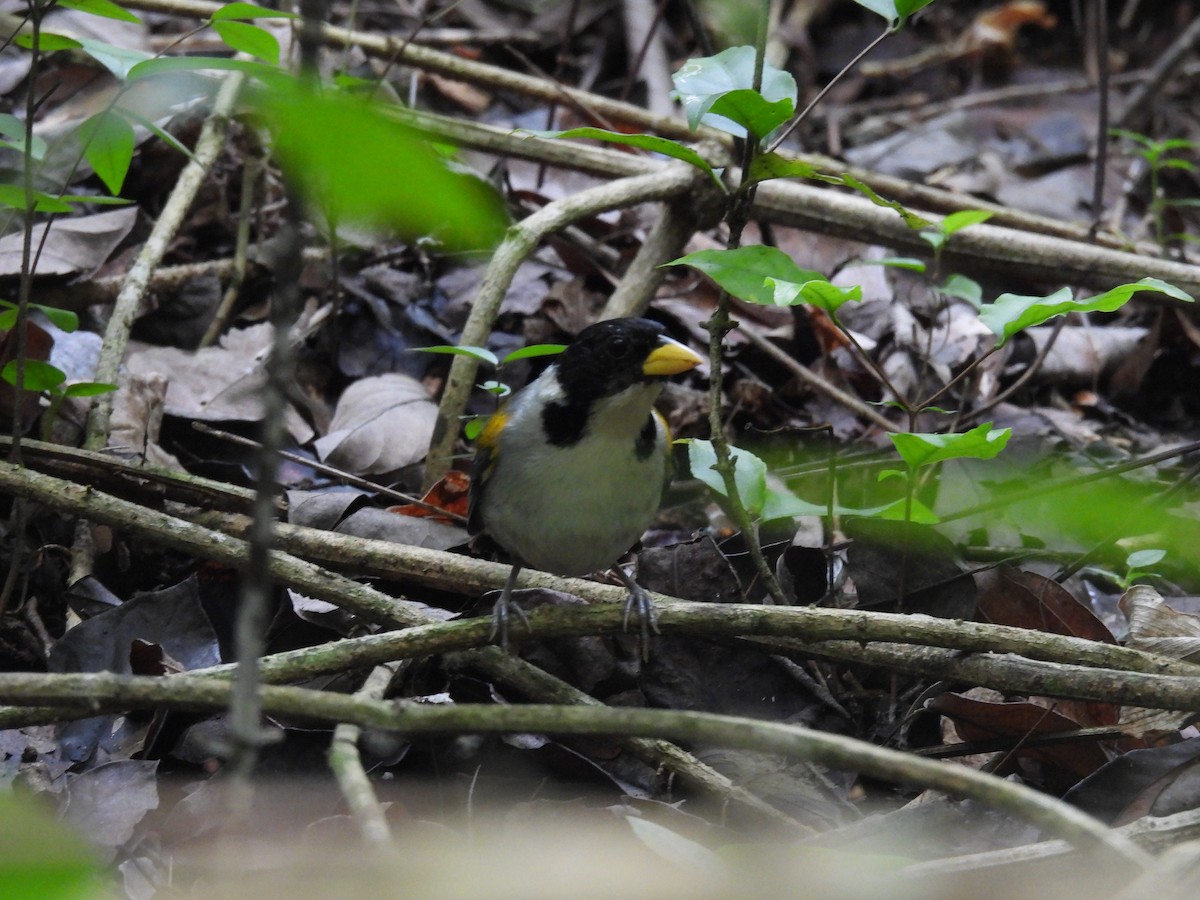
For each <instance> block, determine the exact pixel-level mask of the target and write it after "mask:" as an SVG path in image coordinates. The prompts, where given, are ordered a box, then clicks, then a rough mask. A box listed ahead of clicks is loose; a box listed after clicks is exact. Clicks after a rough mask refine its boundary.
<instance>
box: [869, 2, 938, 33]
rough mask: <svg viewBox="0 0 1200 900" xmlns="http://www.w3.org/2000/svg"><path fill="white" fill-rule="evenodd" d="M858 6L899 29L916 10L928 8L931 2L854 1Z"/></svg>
mask: <svg viewBox="0 0 1200 900" xmlns="http://www.w3.org/2000/svg"><path fill="white" fill-rule="evenodd" d="M854 2H855V3H857V4H858V5H859V6H862V7H864V8H866V9H869V10H870V11H871V12H873V13H876V14H877V15H880V16H883V17H884V18H885V19H887V20H888V21H889V22H891V23H892V27H893V28H899V27H900V26H901V25H903V24H904V20H905V19H907V18H908V17H909V16H911V15H912V14H913V13H915V12H916V11H917V10H918V9H922V8H923V7H926V6H928V5H929V4H930V3H932V2H933V0H854Z"/></svg>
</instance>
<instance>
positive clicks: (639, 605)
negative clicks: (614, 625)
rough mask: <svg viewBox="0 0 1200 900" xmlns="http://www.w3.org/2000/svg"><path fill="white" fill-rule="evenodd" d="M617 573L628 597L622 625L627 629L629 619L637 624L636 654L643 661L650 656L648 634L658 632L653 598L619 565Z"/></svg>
mask: <svg viewBox="0 0 1200 900" xmlns="http://www.w3.org/2000/svg"><path fill="white" fill-rule="evenodd" d="M617 573H618V574H619V575H620V576H621V580H622V581H624V582H625V587H626V588H628V589H629V598H628V599H627V600H626V601H625V618H624V620H623V623H622V627H623V628H624V629H625V630H626V631H628V630H629V620H630V619H633V620H635V621H636V622H637V625H638V648H639V653H638V655H639V656H640V657H641V658H642V660H643V661H645V660H648V659H649V658H650V634H651V632H653V633H654V634H658V633H659V632H658V613H657V612H656V611H655V609H654V598H653V597H651V596H650V592H649V591H647V590H646V589H645V588H644V587H642V586H641V585H640V584H638V583H637V582H636V581H634V580H633V578H632V577H631V576H630V575H628V574H627V573H626V572H625V570H624V569H622V568H621V567H620V566H618V567H617Z"/></svg>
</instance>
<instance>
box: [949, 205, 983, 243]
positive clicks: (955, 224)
mask: <svg viewBox="0 0 1200 900" xmlns="http://www.w3.org/2000/svg"><path fill="white" fill-rule="evenodd" d="M992 216H993V213H990V212H988V211H987V210H986V209H963V210H959V211H958V212H953V213H950V215H948V216H946V217H945V218H943V219H942V221H941V224H940V225H939V228H940V229H941V231H942V233H943V234H945V235H947V236H949V235H952V234H954V233H955V232H956V231H962V230H963V229H964V228H970V227H971V226H972V225H978V224H980V223H981V222H986V221H987V220H988V219H990V218H991V217H992Z"/></svg>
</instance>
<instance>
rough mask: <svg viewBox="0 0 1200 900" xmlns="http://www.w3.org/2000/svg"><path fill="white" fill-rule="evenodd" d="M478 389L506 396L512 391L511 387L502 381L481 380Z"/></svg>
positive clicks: (498, 395)
mask: <svg viewBox="0 0 1200 900" xmlns="http://www.w3.org/2000/svg"><path fill="white" fill-rule="evenodd" d="M479 389H480V390H481V391H487V392H488V393H489V394H493V395H495V396H497V397H507V396H508V395H509V394H511V393H512V388H510V387H509V386H508V385H507V384H505V383H504V382H503V381H483V382H480V383H479Z"/></svg>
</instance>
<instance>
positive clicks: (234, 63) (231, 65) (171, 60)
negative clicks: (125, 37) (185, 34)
mask: <svg viewBox="0 0 1200 900" xmlns="http://www.w3.org/2000/svg"><path fill="white" fill-rule="evenodd" d="M208 69H217V70H220V71H226V70H228V71H233V72H242V73H244V74H246V75H250V76H253V77H254V78H257V79H259V80H260V81H264V82H266V83H267V84H269V85H271V86H272V87H280V86H282V85H284V84H286V83H287V82H288V78H287V75H286V73H284V72H281V71H280V70H279V68H278V67H276V66H269V65H267V64H266V63H260V62H255V61H254V60H251V59H230V58H228V57H225V56H158V57H155V58H153V59H146V60H144V61H141V62H138V63H137V64H136V65H134V66H132V67H131V68H130V69H129V71H128V73H127V75H126V76H125V77H126V78H127V79H128V80H129V81H136V80H138V79H141V78H150V77H152V76H154V75H162V74H164V73H169V72H203V71H206V70H208Z"/></svg>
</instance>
